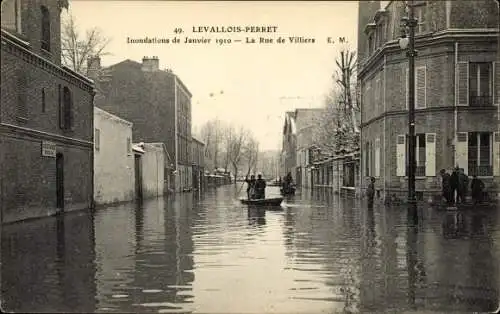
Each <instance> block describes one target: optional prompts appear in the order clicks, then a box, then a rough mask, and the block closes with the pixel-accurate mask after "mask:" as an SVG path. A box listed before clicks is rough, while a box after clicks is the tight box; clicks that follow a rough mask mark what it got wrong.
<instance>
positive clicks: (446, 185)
mask: <svg viewBox="0 0 500 314" xmlns="http://www.w3.org/2000/svg"><path fill="white" fill-rule="evenodd" d="M439 173H440V174H441V189H442V195H443V197H444V199H445V200H446V203H447V204H448V205H451V204H452V203H453V202H452V199H453V196H452V194H451V186H450V180H451V177H450V174H449V173H447V172H446V170H445V169H441V170H440V171H439Z"/></svg>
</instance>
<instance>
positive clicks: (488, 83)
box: [469, 62, 493, 107]
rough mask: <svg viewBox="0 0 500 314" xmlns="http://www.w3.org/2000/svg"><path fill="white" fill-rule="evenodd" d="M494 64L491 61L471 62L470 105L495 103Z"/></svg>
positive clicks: (480, 105)
mask: <svg viewBox="0 0 500 314" xmlns="http://www.w3.org/2000/svg"><path fill="white" fill-rule="evenodd" d="M492 92H493V66H492V63H491V62H481V63H470V64H469V104H470V106H478V107H482V106H491V105H493V93H492Z"/></svg>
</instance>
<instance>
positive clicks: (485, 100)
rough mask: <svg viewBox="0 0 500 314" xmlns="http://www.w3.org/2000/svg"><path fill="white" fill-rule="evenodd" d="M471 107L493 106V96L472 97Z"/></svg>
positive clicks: (470, 100) (470, 99) (470, 98)
mask: <svg viewBox="0 0 500 314" xmlns="http://www.w3.org/2000/svg"><path fill="white" fill-rule="evenodd" d="M469 106H471V107H489V106H493V96H470V97H469Z"/></svg>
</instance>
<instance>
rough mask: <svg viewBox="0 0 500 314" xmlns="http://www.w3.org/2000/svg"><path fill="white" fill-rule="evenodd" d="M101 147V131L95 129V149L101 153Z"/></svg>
mask: <svg viewBox="0 0 500 314" xmlns="http://www.w3.org/2000/svg"><path fill="white" fill-rule="evenodd" d="M100 147H101V130H99V129H97V128H96V129H95V130H94V148H95V150H96V151H99V149H100Z"/></svg>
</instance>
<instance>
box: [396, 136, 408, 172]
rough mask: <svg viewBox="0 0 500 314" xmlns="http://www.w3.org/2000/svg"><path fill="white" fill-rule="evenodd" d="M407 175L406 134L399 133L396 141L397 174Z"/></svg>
mask: <svg viewBox="0 0 500 314" xmlns="http://www.w3.org/2000/svg"><path fill="white" fill-rule="evenodd" d="M405 175H406V135H398V136H397V142H396V176H398V177H404V176H405Z"/></svg>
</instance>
